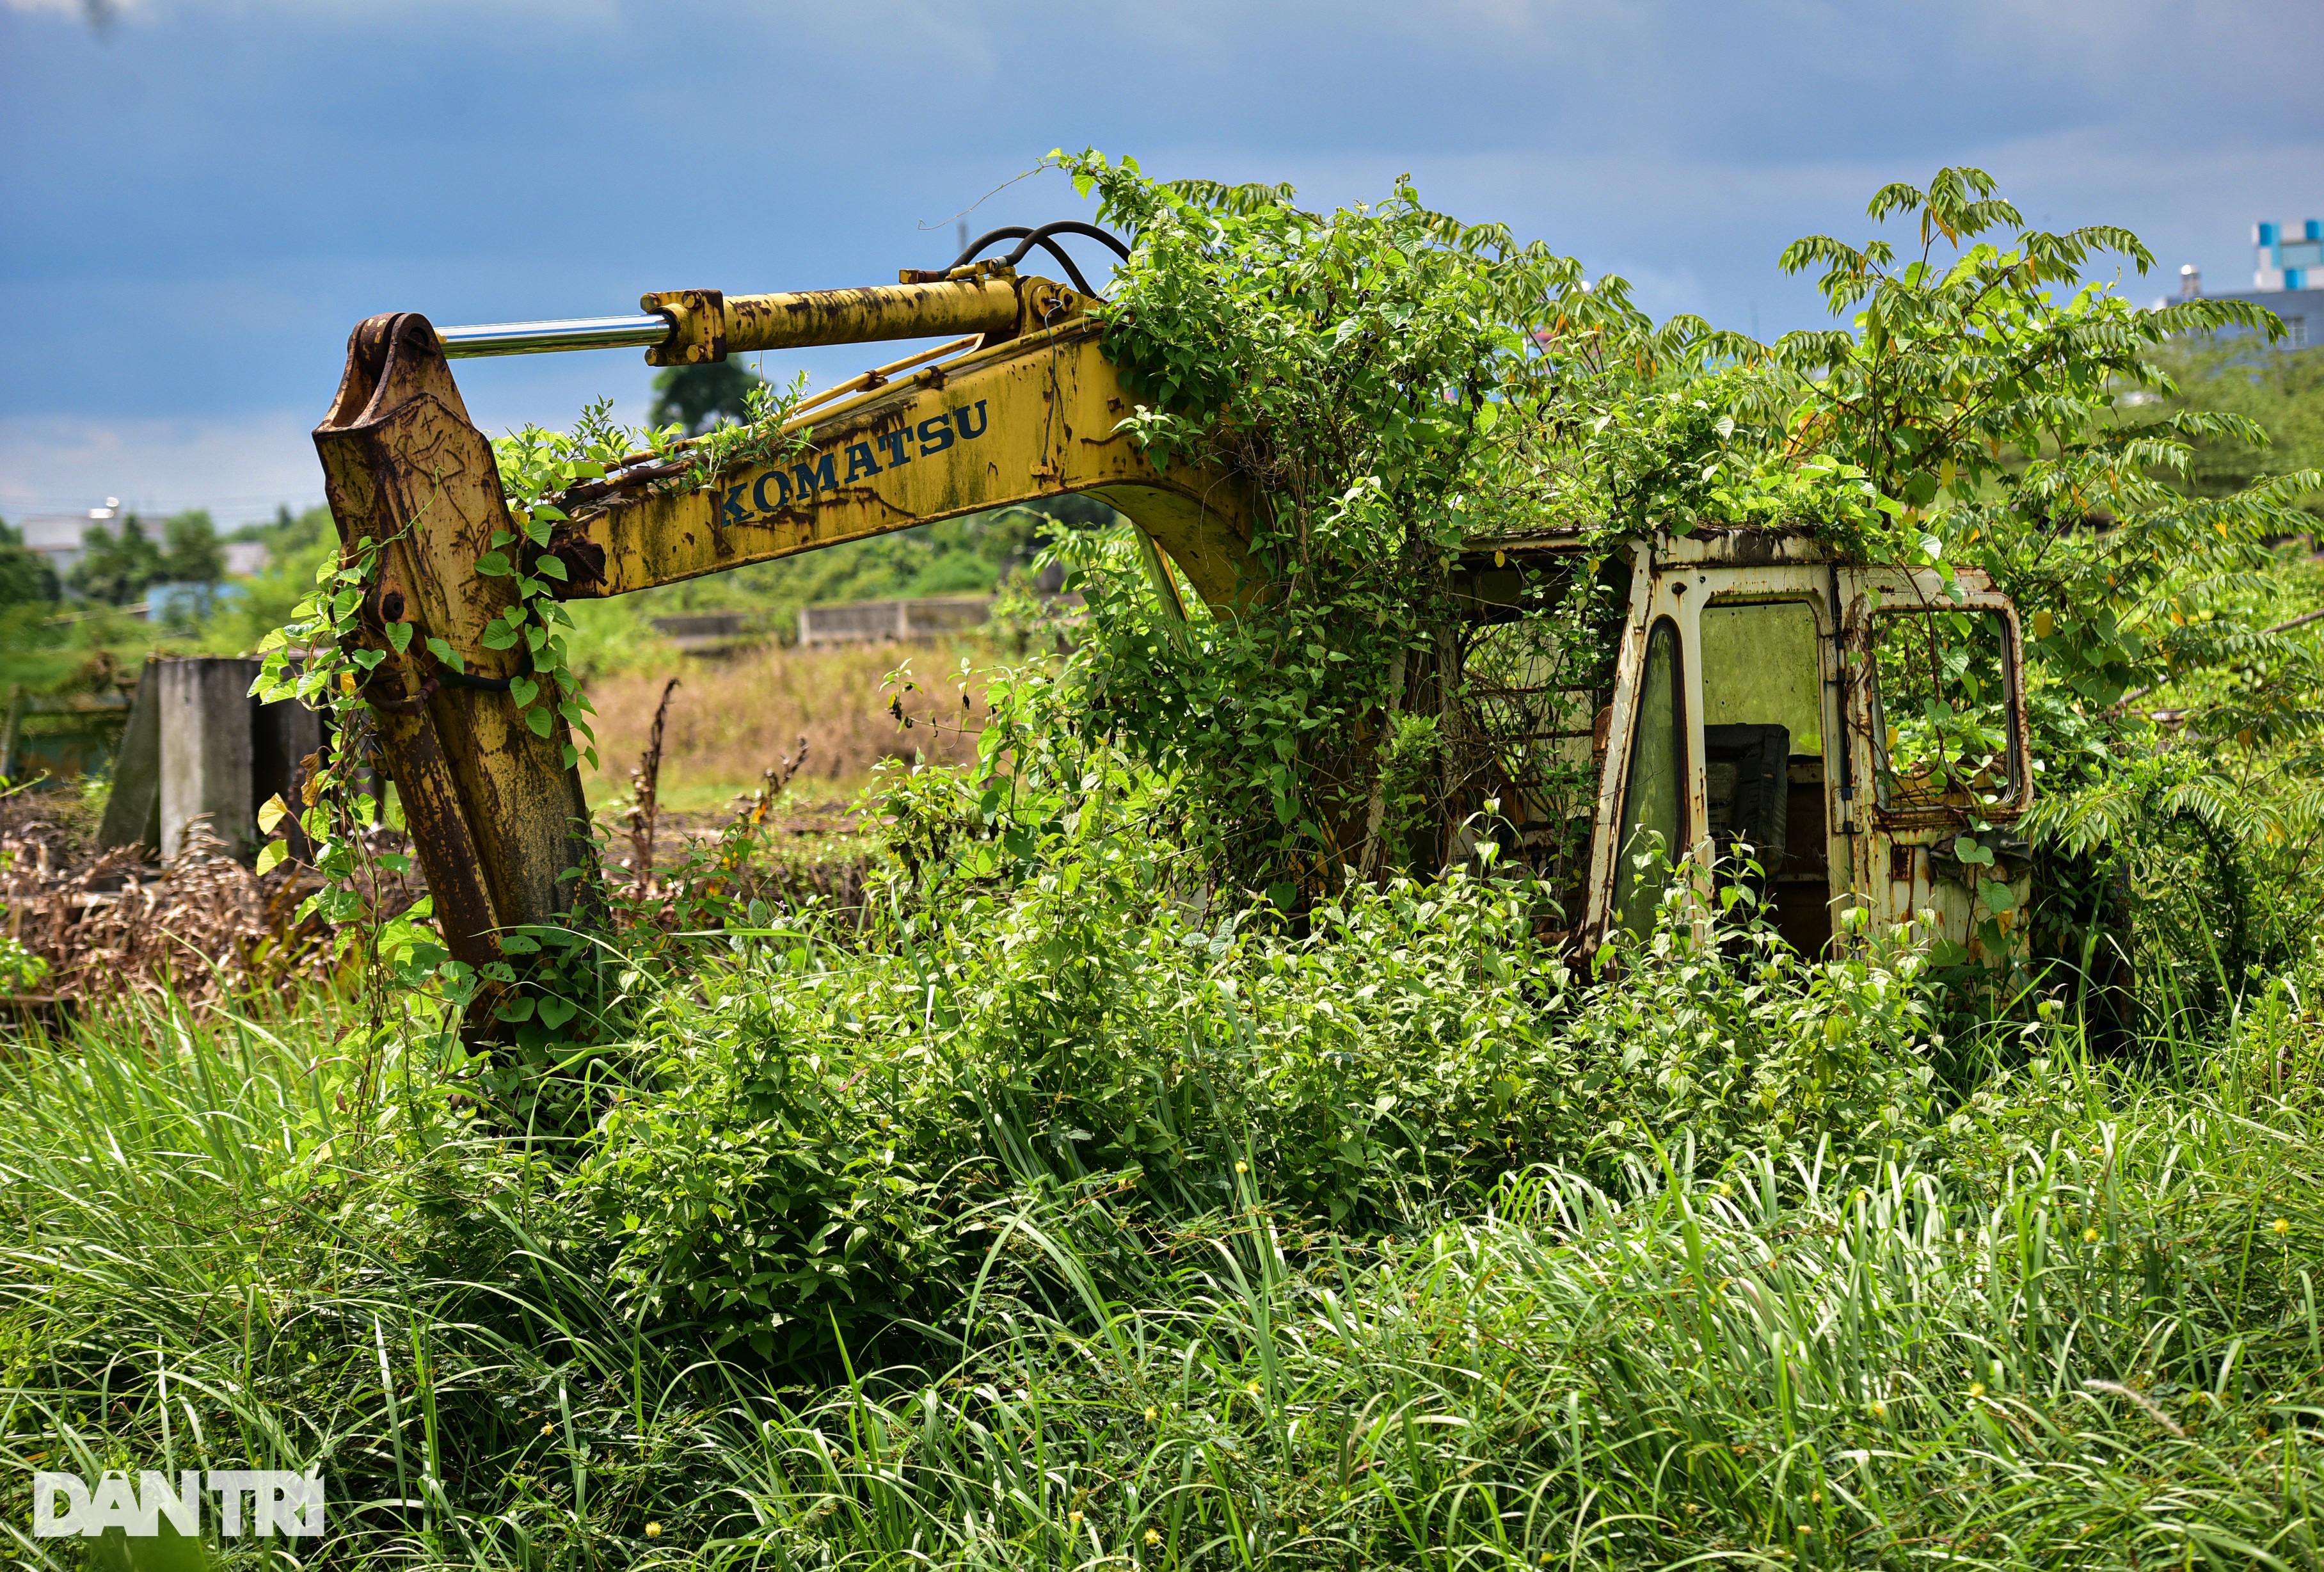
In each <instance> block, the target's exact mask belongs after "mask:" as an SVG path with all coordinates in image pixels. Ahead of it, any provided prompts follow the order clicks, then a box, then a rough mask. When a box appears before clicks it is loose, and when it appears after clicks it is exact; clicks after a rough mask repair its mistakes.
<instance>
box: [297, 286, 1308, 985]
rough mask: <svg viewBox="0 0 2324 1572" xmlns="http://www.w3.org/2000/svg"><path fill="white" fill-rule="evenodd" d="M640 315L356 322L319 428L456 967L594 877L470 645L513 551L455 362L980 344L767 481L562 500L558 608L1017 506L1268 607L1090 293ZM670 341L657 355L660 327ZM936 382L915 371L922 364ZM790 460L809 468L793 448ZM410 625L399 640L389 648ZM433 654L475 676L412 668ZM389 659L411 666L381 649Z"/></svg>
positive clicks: (742, 306)
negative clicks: (1158, 423) (503, 542)
mask: <svg viewBox="0 0 2324 1572" xmlns="http://www.w3.org/2000/svg"><path fill="white" fill-rule="evenodd" d="M642 303H643V305H644V308H645V310H647V312H649V313H650V315H649V316H646V317H643V318H635V319H595V320H592V321H589V322H585V323H540V324H527V325H519V326H514V327H506V328H450V329H446V330H443V331H441V332H439V331H438V329H437V328H434V327H433V326H432V325H430V324H429V322H428V321H427V319H424V318H422V317H420V316H417V315H411V314H401V315H394V316H386V317H374V318H373V319H370V320H368V321H366V322H364V323H363V324H362V325H361V326H359V327H358V328H356V329H355V334H354V336H353V338H352V339H351V341H350V343H349V347H348V355H347V368H346V375H345V376H344V378H343V379H342V381H341V384H340V388H339V393H338V397H337V400H336V401H335V402H333V405H332V408H331V411H330V413H329V415H328V416H327V417H326V418H325V420H324V421H323V423H322V424H321V425H320V426H318V428H317V429H316V431H315V445H316V448H317V450H318V453H319V454H320V456H321V458H322V461H323V470H324V477H325V487H326V492H327V496H328V498H329V501H330V504H331V510H332V513H333V514H334V516H335V517H336V519H337V522H338V526H339V532H340V538H341V541H342V542H343V546H344V548H345V549H346V550H348V551H350V552H352V551H354V550H358V549H360V548H361V547H362V546H363V545H364V543H365V542H367V541H369V542H376V543H377V544H379V546H380V547H381V566H380V570H379V572H378V573H377V574H376V576H375V577H374V581H373V583H372V585H371V586H370V587H369V589H368V591H367V593H366V595H365V597H364V605H363V607H362V613H361V616H362V622H363V627H364V632H363V634H362V637H363V639H364V642H365V643H367V644H369V645H370V646H371V647H372V648H374V649H376V650H379V651H382V652H384V653H385V654H386V655H387V658H386V659H384V660H383V661H381V662H380V663H379V665H378V666H377V667H376V668H375V669H374V672H373V675H372V679H371V681H370V684H369V686H368V688H367V689H366V695H367V697H369V698H371V700H372V702H373V707H374V711H375V712H376V714H377V717H378V728H379V743H380V747H381V752H382V754H383V755H384V758H383V763H385V765H386V768H387V772H388V774H389V776H390V777H391V778H392V780H393V781H395V783H396V787H397V791H398V794H399V796H400V799H401V803H402V806H403V811H404V814H405V818H406V820H407V822H408V823H409V824H410V829H411V837H412V842H413V846H414V850H415V852H416V853H417V855H418V857H419V861H420V866H421V869H422V870H423V872H424V873H425V874H426V875H427V878H428V883H429V890H430V891H431V892H432V893H433V894H434V896H435V907H436V912H437V916H438V920H439V922H440V923H441V925H442V927H443V929H444V932H445V937H446V943H447V947H448V948H450V949H451V950H452V953H453V954H454V955H455V956H456V957H458V958H460V959H462V960H466V961H468V962H470V963H471V964H477V963H481V962H483V961H486V960H490V959H493V958H495V957H497V955H498V954H499V953H500V947H499V943H498V939H497V938H496V936H497V935H498V934H499V933H501V932H502V931H503V930H504V929H510V928H513V927H519V926H525V925H534V924H570V923H573V922H576V921H579V922H582V923H585V924H586V923H588V922H590V921H592V920H594V917H595V914H594V913H593V912H591V911H589V910H588V909H587V902H588V901H589V895H588V891H589V890H590V889H591V888H592V887H593V883H594V882H593V881H592V880H590V879H588V878H586V877H576V870H583V871H586V870H587V869H589V868H591V867H592V866H593V865H594V859H595V846H594V843H593V841H592V839H591V837H590V836H589V833H588V819H587V807H586V801H585V800H584V798H583V795H582V786H581V779H580V775H579V773H578V772H577V770H576V769H574V768H571V767H568V766H567V765H565V764H564V763H563V762H562V761H563V757H564V750H565V747H566V744H567V740H568V739H567V733H566V728H565V726H564V724H563V723H562V722H561V721H559V722H558V724H557V725H555V726H553V727H552V728H551V732H550V735H548V736H547V737H540V736H536V735H533V733H532V732H531V731H530V729H529V728H528V727H527V726H525V725H524V724H523V722H522V719H521V716H520V714H519V711H518V708H517V706H516V704H515V702H514V700H513V699H512V698H511V697H510V695H509V693H508V691H507V684H508V681H509V680H510V679H512V678H513V677H516V676H518V675H521V671H520V666H519V662H520V659H521V657H520V656H519V654H518V652H515V651H500V652H495V651H493V650H491V649H489V648H488V647H486V646H485V645H484V643H483V637H484V631H485V628H486V624H489V623H491V622H492V621H493V619H494V618H495V617H497V616H499V615H500V614H501V613H502V612H503V610H504V609H506V607H507V606H508V605H509V603H510V601H511V599H512V595H513V589H512V580H511V579H510V578H508V577H506V576H501V577H487V576H486V575H484V574H482V573H480V572H478V571H477V566H476V565H477V561H478V559H480V558H482V557H484V555H485V553H486V552H487V551H489V550H491V549H492V547H491V541H492V537H493V534H494V532H498V531H513V529H514V525H513V523H512V520H511V518H510V515H509V511H508V507H507V504H506V502H505V501H504V499H503V491H502V487H501V483H500V477H499V472H498V469H497V467H496V466H495V464H494V461H493V450H492V444H491V442H490V441H489V440H488V439H486V438H485V436H484V433H483V432H481V431H479V430H476V428H475V425H474V424H473V423H471V422H470V421H469V420H468V416H467V411H466V407H465V405H464V404H463V403H462V401H461V398H460V393H459V389H458V387H457V385H456V384H455V383H454V380H453V376H452V369H451V366H450V365H449V363H448V362H449V360H450V359H451V358H453V357H457V356H475V355H493V354H510V353H525V352H528V351H530V350H531V349H535V348H558V349H564V348H581V347H599V346H611V345H615V344H622V343H628V344H637V343H640V342H644V341H650V347H649V348H648V350H647V359H648V360H649V362H650V363H652V364H656V365H688V364H702V363H705V362H710V361H715V360H720V359H723V358H724V357H725V356H728V355H730V354H734V353H742V352H748V351H752V350H758V349H771V348H781V347H797V346H805V345H815V344H842V343H869V342H878V341H883V340H893V339H901V338H928V337H938V336H944V335H951V334H969V335H973V336H975V339H976V341H975V342H974V343H973V344H972V346H970V347H967V348H966V349H965V350H964V353H962V354H959V355H957V356H954V357H952V358H950V359H947V360H943V361H939V362H936V364H933V365H924V366H921V367H920V368H919V369H917V370H913V371H910V372H908V373H903V372H899V373H897V374H895V375H891V376H888V377H881V375H878V374H867V376H866V377H864V378H860V379H858V384H859V385H858V386H856V387H855V388H854V389H853V391H849V392H846V393H844V394H843V396H841V397H839V398H836V399H833V398H828V397H826V398H825V399H824V400H820V401H816V402H818V403H819V404H820V407H819V408H816V409H814V410H813V411H809V412H806V413H802V414H801V415H800V416H799V418H798V419H797V420H795V421H792V422H791V425H790V428H788V430H789V433H790V434H791V435H793V436H794V437H795V438H797V439H798V440H796V441H794V442H793V443H791V444H789V445H788V446H789V447H790V448H793V449H795V450H793V451H788V452H785V453H784V455H783V462H781V463H780V464H778V465H745V466H742V467H737V468H735V469H733V471H732V472H730V473H724V474H720V475H718V476H715V482H714V484H712V485H707V486H699V487H690V486H687V485H684V484H682V483H680V482H678V481H675V480H673V478H672V474H673V471H674V470H676V469H681V468H682V466H673V465H670V464H669V463H661V464H653V463H648V464H645V465H642V466H641V467H639V468H637V469H635V470H632V471H629V472H617V473H615V474H614V475H613V476H608V477H607V479H606V480H604V481H602V482H595V483H591V484H588V485H582V486H576V487H575V488H573V490H571V491H569V492H567V494H566V495H565V496H564V497H563V498H562V499H561V502H562V505H563V507H564V511H565V512H566V513H567V515H568V521H569V522H567V523H566V524H564V525H561V526H559V528H558V532H557V533H556V534H555V535H553V536H552V537H551V539H550V541H549V547H548V550H549V552H550V553H551V554H553V555H555V556H557V557H558V559H559V560H560V561H561V562H562V563H563V564H564V566H565V568H566V569H567V587H566V592H565V593H566V596H567V598H568V599H573V598H592V597H602V596H613V595H622V594H627V593H629V592H631V591H632V590H639V589H646V588H650V587H653V586H655V585H660V584H671V583H676V582H678V581H679V580H681V579H687V578H697V577H700V576H701V575H704V574H708V573H717V572H722V571H724V570H725V569H730V568H739V567H742V566H743V565H745V564H747V563H752V562H763V561H768V560H770V559H774V558H777V557H786V556H790V555H793V554H795V553H798V552H801V551H811V550H818V549H820V548H822V547H825V546H832V545H837V544H840V543H842V542H844V541H858V540H863V539H866V538H868V537H871V536H873V535H880V534H886V533H890V532H894V531H898V530H905V529H909V528H911V527H913V526H914V525H917V524H923V523H927V522H932V521H935V520H937V519H944V518H949V517H953V516H955V515H958V514H962V513H976V512H981V511H983V510H985V509H989V508H994V507H1001V506H1004V505H1007V504H1010V503H1015V502H1025V501H1031V500H1034V499H1036V498H1039V497H1045V496H1056V495H1061V494H1064V493H1068V492H1084V493H1088V494H1090V495H1095V496H1098V497H1101V498H1102V499H1103V500H1104V501H1106V502H1107V503H1109V504H1111V505H1112V506H1113V507H1115V508H1116V509H1117V510H1119V511H1120V512H1121V513H1125V514H1127V515H1128V516H1129V517H1130V520H1131V521H1132V522H1134V523H1135V524H1137V525H1138V527H1139V529H1140V530H1141V531H1142V532H1145V534H1146V535H1147V536H1148V538H1149V539H1150V540H1151V541H1153V542H1154V543H1155V544H1156V545H1157V546H1158V547H1159V548H1160V549H1161V550H1162V551H1164V552H1167V555H1168V558H1169V559H1171V560H1172V561H1174V562H1175V563H1176V566H1177V568H1178V569H1179V570H1180V572H1181V573H1183V574H1184V575H1185V578H1186V580H1187V582H1188V583H1190V584H1191V585H1192V586H1193V587H1194V589H1195V591H1196V592H1197V593H1198V594H1200V595H1201V596H1203V599H1204V600H1205V601H1207V602H1208V603H1210V604H1211V605H1213V606H1217V607H1220V608H1222V609H1225V608H1231V607H1233V606H1237V605H1240V604H1244V603H1246V602H1247V601H1248V600H1249V599H1250V597H1251V596H1256V595H1258V594H1260V593H1262V592H1263V588H1264V586H1263V584H1262V583H1261V579H1260V576H1259V573H1258V572H1257V571H1256V569H1255V566H1254V563H1253V559H1252V558H1251V556H1250V546H1249V543H1250V538H1251V519H1252V513H1253V510H1254V508H1255V506H1256V505H1257V500H1256V498H1255V497H1254V496H1253V495H1252V494H1251V492H1250V489H1249V487H1248V486H1247V485H1245V484H1244V483H1243V482H1241V481H1240V480H1239V479H1238V478H1236V477H1233V476H1226V475H1222V474H1217V473H1213V472H1211V471H1207V470H1203V469H1198V468H1194V467H1189V466H1186V465H1185V464H1183V463H1173V464H1171V465H1169V466H1168V467H1165V468H1162V469H1158V470H1157V468H1156V467H1155V466H1154V465H1153V464H1152V463H1151V462H1150V461H1149V459H1148V457H1147V455H1146V453H1145V452H1144V451H1143V450H1142V449H1141V448H1139V444H1138V443H1137V441H1136V440H1135V439H1134V438H1132V437H1131V436H1130V435H1128V434H1126V433H1124V432H1122V431H1121V430H1120V424H1121V422H1122V421H1123V419H1124V418H1125V417H1126V416H1128V415H1130V414H1131V413H1132V412H1133V411H1134V409H1135V401H1134V400H1133V399H1132V398H1131V396H1130V393H1129V392H1128V391H1127V390H1126V389H1125V388H1124V387H1123V386H1122V384H1121V380H1120V375H1119V374H1118V372H1117V371H1116V369H1115V367H1114V366H1113V365H1111V363H1110V362H1109V361H1108V360H1107V359H1106V358H1105V356H1104V354H1103V353H1102V350H1101V348H1100V345H1099V338H1098V334H1099V328H1098V324H1097V322H1096V321H1095V320H1094V319H1093V318H1092V317H1091V316H1090V315H1089V308H1090V307H1091V306H1092V305H1093V304H1095V303H1096V302H1094V301H1093V300H1092V299H1091V298H1090V297H1088V296H1086V295H1083V294H1079V293H1077V292H1076V291H1071V290H1068V289H1065V288H1064V287H1063V286H1060V285H1057V284H1055V283H1052V282H1049V281H1047V280H1045V279H1037V278H1019V277H1016V276H1014V275H1013V274H1011V273H1009V271H1008V270H1007V269H1006V268H1005V267H995V266H993V265H992V264H977V265H975V266H972V267H964V268H959V269H955V270H954V272H953V274H952V275H950V276H940V277H934V278H928V277H920V278H913V277H911V276H909V275H908V278H907V282H903V283H901V284H898V285H887V286H879V287H876V288H868V289H857V290H832V291H809V292H805V293H797V294H781V295H755V296H748V295H746V296H733V297H729V296H725V295H723V294H721V293H719V292H718V291H670V292H666V293H659V294H650V295H647V296H646V297H645V298H644V301H643V302H642ZM657 322H658V323H659V325H660V336H659V338H658V339H656V338H653V333H654V327H655V324H656V323H657ZM915 358H920V359H925V358H926V357H925V356H921V357H915ZM802 444H803V446H802ZM396 623H402V624H409V625H410V633H409V634H408V635H407V634H402V633H398V634H395V635H394V636H392V637H391V635H390V633H389V631H388V630H389V625H390V624H396ZM430 639H441V640H443V641H444V642H445V643H447V644H448V645H449V646H450V647H451V648H452V649H453V650H455V651H457V652H459V653H460V655H461V657H462V664H463V665H465V666H466V671H464V672H454V671H450V670H446V669H443V668H441V667H440V666H439V665H438V662H436V661H434V659H433V658H432V657H430V656H429V655H427V654H426V653H425V652H426V651H427V649H428V647H429V640H430ZM398 644H401V653H399V652H396V646H397V645H398Z"/></svg>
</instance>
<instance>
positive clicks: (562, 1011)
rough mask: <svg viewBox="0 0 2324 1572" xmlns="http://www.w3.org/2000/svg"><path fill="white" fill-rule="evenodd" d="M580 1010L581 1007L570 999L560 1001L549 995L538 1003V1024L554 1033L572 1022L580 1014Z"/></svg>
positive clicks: (553, 995)
mask: <svg viewBox="0 0 2324 1572" xmlns="http://www.w3.org/2000/svg"><path fill="white" fill-rule="evenodd" d="M580 1009H581V1006H580V1005H578V1004H576V1003H573V1001H572V1000H570V999H560V998H558V997H557V996H556V995H555V994H549V996H547V997H545V998H543V999H542V1000H541V1001H540V1023H541V1024H542V1025H543V1026H546V1027H548V1028H549V1030H550V1031H556V1030H557V1029H558V1027H560V1026H562V1025H564V1024H565V1023H566V1022H568V1021H570V1020H572V1019H573V1017H574V1016H575V1015H576V1014H577V1013H580Z"/></svg>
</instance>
